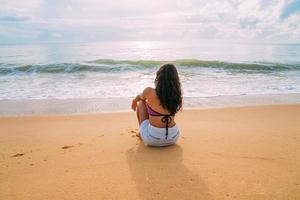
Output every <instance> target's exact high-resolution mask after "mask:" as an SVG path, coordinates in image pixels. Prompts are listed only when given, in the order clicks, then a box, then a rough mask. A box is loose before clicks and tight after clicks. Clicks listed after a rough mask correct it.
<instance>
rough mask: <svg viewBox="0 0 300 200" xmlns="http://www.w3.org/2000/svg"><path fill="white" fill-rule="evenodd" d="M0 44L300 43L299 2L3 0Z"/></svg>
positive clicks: (250, 0)
mask: <svg viewBox="0 0 300 200" xmlns="http://www.w3.org/2000/svg"><path fill="white" fill-rule="evenodd" d="M0 5H1V6H0V43H31V42H100V41H194V40H225V41H245V42H252V41H254V42H255V41H258V42H259V41H263V42H265V41H270V42H283V43H284V42H288V43H299V42H300V0H209V1H208V0H156V1H154V0H122V1H121V0H119V1H117V0H112V1H107V0H105V1H104V0H26V1H20V0H0Z"/></svg>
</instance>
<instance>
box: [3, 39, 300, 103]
mask: <svg viewBox="0 0 300 200" xmlns="http://www.w3.org/2000/svg"><path fill="white" fill-rule="evenodd" d="M166 62H171V63H174V64H175V65H176V66H177V68H178V71H179V73H180V77H181V81H182V86H183V91H184V96H185V97H196V98H197V97H215V96H224V95H252V94H286V93H300V45H298V44H253V43H220V42H216V41H214V42H211V41H195V42H192V43H164V42H113V43H84V44H83V43H78V44H74V43H72V44H70V43H68V44H23V45H17V44H10V45H4V44H2V45H0V100H1V99H2V100H3V99H8V100H9V99H14V100H16V99H86V98H97V99H99V98H118V97H122V98H129V97H132V96H134V95H136V94H137V93H138V92H140V91H141V90H142V89H143V88H144V87H147V86H153V80H154V78H155V72H156V70H157V69H158V67H159V66H160V65H162V64H163V63H166Z"/></svg>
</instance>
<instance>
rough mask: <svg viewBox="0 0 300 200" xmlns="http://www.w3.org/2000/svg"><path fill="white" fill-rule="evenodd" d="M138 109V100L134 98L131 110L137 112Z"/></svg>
mask: <svg viewBox="0 0 300 200" xmlns="http://www.w3.org/2000/svg"><path fill="white" fill-rule="evenodd" d="M136 107H137V100H136V98H134V99H133V100H132V102H131V109H132V110H134V111H136Z"/></svg>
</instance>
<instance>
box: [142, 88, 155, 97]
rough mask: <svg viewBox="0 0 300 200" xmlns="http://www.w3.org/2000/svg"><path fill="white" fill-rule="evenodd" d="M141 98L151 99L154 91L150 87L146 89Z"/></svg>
mask: <svg viewBox="0 0 300 200" xmlns="http://www.w3.org/2000/svg"><path fill="white" fill-rule="evenodd" d="M143 96H144V97H146V98H147V99H149V98H153V97H154V96H156V91H155V89H154V88H152V87H146V88H145V89H144V91H143Z"/></svg>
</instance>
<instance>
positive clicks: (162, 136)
mask: <svg viewBox="0 0 300 200" xmlns="http://www.w3.org/2000/svg"><path fill="white" fill-rule="evenodd" d="M140 135H141V138H142V140H143V141H144V143H145V144H147V145H149V146H168V145H172V144H174V143H175V142H176V141H177V140H178V138H179V135H180V132H179V128H178V126H177V125H175V126H173V127H171V128H168V137H167V138H166V128H157V127H155V126H152V125H151V124H150V122H149V120H148V119H146V120H144V121H143V122H142V123H141V125H140Z"/></svg>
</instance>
